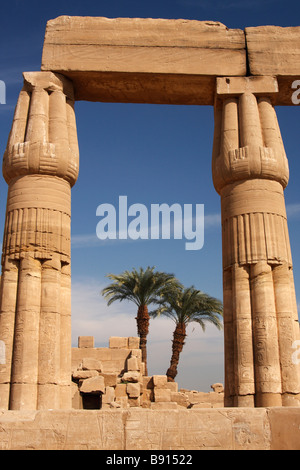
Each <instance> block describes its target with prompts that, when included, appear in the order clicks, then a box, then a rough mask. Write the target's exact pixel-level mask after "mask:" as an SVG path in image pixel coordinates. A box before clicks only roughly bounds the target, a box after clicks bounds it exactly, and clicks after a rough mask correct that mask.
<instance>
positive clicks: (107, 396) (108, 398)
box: [102, 387, 115, 404]
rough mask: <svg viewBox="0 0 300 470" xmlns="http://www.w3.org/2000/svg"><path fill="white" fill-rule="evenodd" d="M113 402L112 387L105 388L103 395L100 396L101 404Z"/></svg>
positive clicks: (113, 390)
mask: <svg viewBox="0 0 300 470" xmlns="http://www.w3.org/2000/svg"><path fill="white" fill-rule="evenodd" d="M114 400H115V389H114V387H105V393H104V394H103V395H102V403H103V404H109V403H111V402H112V401H114Z"/></svg>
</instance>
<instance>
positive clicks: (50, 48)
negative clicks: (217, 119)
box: [41, 16, 247, 105]
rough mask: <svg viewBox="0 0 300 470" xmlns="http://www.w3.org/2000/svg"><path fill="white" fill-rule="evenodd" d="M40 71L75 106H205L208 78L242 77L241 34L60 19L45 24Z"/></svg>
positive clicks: (136, 21) (156, 22)
mask: <svg viewBox="0 0 300 470" xmlns="http://www.w3.org/2000/svg"><path fill="white" fill-rule="evenodd" d="M41 69H42V70H43V71H47V70H51V71H53V72H59V73H61V74H63V75H65V76H70V78H71V79H72V81H73V84H74V88H75V90H76V99H78V100H91V101H114V100H115V101H117V102H129V103H147V102H150V103H160V104H162V103H164V104H205V105H213V98H214V86H215V79H216V77H218V76H241V75H242V76H244V75H246V73H247V63H246V46H245V35H244V31H242V30H239V29H229V28H227V27H226V26H225V25H223V24H222V23H219V22H214V21H209V22H208V21H187V20H181V19H178V20H166V19H152V18H115V19H111V18H102V17H98V18H97V17H96V18H91V17H70V16H63V17H59V18H56V19H53V20H51V21H48V23H47V28H46V34H45V42H44V49H43V57H42V67H41ZM141 74H142V75H141ZM141 76H143V80H142V81H141V80H140V77H141Z"/></svg>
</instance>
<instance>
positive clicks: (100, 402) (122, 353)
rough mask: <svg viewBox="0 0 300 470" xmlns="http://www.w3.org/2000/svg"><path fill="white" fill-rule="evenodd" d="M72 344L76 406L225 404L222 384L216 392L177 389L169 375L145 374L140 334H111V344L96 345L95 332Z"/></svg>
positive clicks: (171, 407)
mask: <svg viewBox="0 0 300 470" xmlns="http://www.w3.org/2000/svg"><path fill="white" fill-rule="evenodd" d="M78 346H79V347H78V348H72V381H73V382H72V385H73V397H72V407H73V408H74V409H102V410H104V409H112V408H122V409H128V408H133V407H142V408H151V409H169V410H171V409H172V410H174V409H178V408H187V409H191V408H216V407H218V408H222V407H223V406H224V393H223V392H224V389H223V386H222V384H215V385H212V388H213V392H210V393H204V392H198V391H195V390H193V391H190V390H186V389H180V390H178V384H177V383H176V382H168V380H167V376H166V375H154V376H151V377H149V376H145V375H144V364H143V363H142V360H141V350H140V349H139V338H134V337H130V338H122V337H111V338H110V339H109V347H108V348H95V347H94V338H93V337H92V336H89V337H87V336H85V337H83V336H80V337H79V339H78Z"/></svg>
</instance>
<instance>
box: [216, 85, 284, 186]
mask: <svg viewBox="0 0 300 470" xmlns="http://www.w3.org/2000/svg"><path fill="white" fill-rule="evenodd" d="M277 93H278V83H277V79H276V78H274V77H224V78H217V82H216V95H215V137H214V149H213V166H212V169H213V181H214V185H215V188H216V191H217V192H218V193H219V194H221V192H222V190H223V189H224V188H225V187H226V186H227V185H230V184H233V183H236V182H241V181H246V180H250V179H265V180H273V181H277V182H278V183H280V184H281V185H282V187H283V188H285V187H286V186H287V184H288V180H289V167H288V161H287V158H286V154H285V150H284V146H283V142H282V138H281V133H280V129H279V125H278V121H277V116H276V112H275V109H274V103H275V101H276V95H277Z"/></svg>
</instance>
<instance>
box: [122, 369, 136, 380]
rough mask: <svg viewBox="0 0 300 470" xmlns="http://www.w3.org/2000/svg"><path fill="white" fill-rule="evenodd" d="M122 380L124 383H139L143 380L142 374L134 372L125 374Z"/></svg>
mask: <svg viewBox="0 0 300 470" xmlns="http://www.w3.org/2000/svg"><path fill="white" fill-rule="evenodd" d="M122 380H123V381H124V382H139V381H140V380H141V374H140V373H139V372H137V371H134V370H132V371H130V372H125V374H123V377H122Z"/></svg>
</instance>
